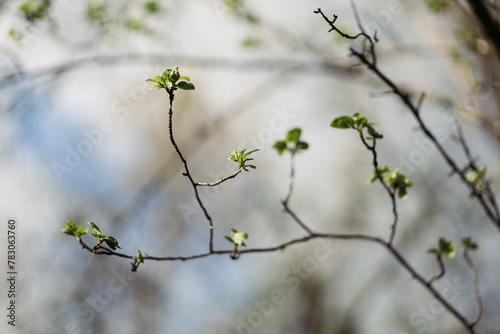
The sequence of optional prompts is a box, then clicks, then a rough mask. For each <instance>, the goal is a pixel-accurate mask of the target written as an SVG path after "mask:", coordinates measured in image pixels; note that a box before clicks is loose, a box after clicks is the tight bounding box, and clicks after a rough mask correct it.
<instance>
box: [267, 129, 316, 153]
mask: <svg viewBox="0 0 500 334" xmlns="http://www.w3.org/2000/svg"><path fill="white" fill-rule="evenodd" d="M301 134H302V130H301V129H300V128H293V129H291V130H290V131H288V133H287V134H286V136H285V140H278V141H277V142H275V143H274V145H273V147H274V148H275V149H276V150H278V154H279V155H282V154H283V153H284V152H285V151H288V152H290V154H292V155H294V154H295V153H297V152H299V151H301V150H307V149H308V148H309V144H308V143H306V142H304V141H301V140H300V135H301Z"/></svg>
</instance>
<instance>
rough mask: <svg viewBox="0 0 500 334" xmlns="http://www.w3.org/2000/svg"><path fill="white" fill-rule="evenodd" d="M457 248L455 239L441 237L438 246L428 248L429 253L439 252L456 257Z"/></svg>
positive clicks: (439, 253)
mask: <svg viewBox="0 0 500 334" xmlns="http://www.w3.org/2000/svg"><path fill="white" fill-rule="evenodd" d="M455 249H456V245H455V241H447V240H446V239H445V238H439V241H438V244H437V246H436V247H434V248H431V249H429V250H427V253H431V254H437V255H440V256H442V257H447V258H454V257H455Z"/></svg>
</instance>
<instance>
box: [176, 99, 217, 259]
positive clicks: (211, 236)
mask: <svg viewBox="0 0 500 334" xmlns="http://www.w3.org/2000/svg"><path fill="white" fill-rule="evenodd" d="M167 92H168V95H169V100H170V105H169V108H168V134H169V136H170V142H171V143H172V145H173V146H174V149H175V151H176V152H177V154H178V155H179V158H180V159H181V161H182V164H183V166H184V170H185V173H183V175H185V176H187V177H188V179H189V181H190V182H191V185H192V186H193V190H194V195H195V197H196V201H197V202H198V204H199V205H200V208H201V209H202V210H203V213H204V214H205V217H206V218H207V220H208V224H209V240H208V250H209V252H210V253H212V252H213V251H214V245H213V240H214V224H213V222H212V217H211V216H210V214H209V213H208V211H207V209H206V208H205V205H204V204H203V202H202V200H201V198H200V195H199V193H198V188H197V184H196V182H194V180H193V177H192V176H191V173H190V172H189V167H188V163H187V161H186V159H185V158H184V156H183V155H182V153H181V151H180V149H179V147H178V146H177V143H176V142H175V139H174V131H173V126H172V125H173V114H174V112H173V103H174V92H173V91H172V90H167Z"/></svg>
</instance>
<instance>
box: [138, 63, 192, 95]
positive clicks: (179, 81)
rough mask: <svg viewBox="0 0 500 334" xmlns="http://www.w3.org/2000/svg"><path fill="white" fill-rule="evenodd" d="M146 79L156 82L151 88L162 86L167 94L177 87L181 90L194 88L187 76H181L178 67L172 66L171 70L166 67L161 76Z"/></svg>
mask: <svg viewBox="0 0 500 334" xmlns="http://www.w3.org/2000/svg"><path fill="white" fill-rule="evenodd" d="M147 81H152V82H156V85H154V86H153V87H151V88H150V89H153V88H160V89H161V88H164V89H165V90H166V91H167V92H168V93H169V94H172V93H173V92H174V91H175V90H177V89H178V88H180V89H183V90H194V85H193V84H192V83H190V82H188V81H190V79H189V77H181V75H180V74H179V68H178V67H174V69H173V70H171V69H167V70H166V71H165V72H163V74H162V75H161V76H156V77H154V78H153V79H147V80H146V82H147Z"/></svg>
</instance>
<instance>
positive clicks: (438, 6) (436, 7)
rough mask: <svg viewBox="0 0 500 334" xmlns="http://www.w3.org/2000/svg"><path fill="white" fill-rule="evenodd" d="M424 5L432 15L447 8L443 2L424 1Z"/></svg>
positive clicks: (441, 0)
mask: <svg viewBox="0 0 500 334" xmlns="http://www.w3.org/2000/svg"><path fill="white" fill-rule="evenodd" d="M425 4H426V5H427V7H429V9H430V10H432V11H433V12H434V13H441V12H443V11H445V10H446V9H447V8H448V3H447V2H446V1H445V0H425Z"/></svg>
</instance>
